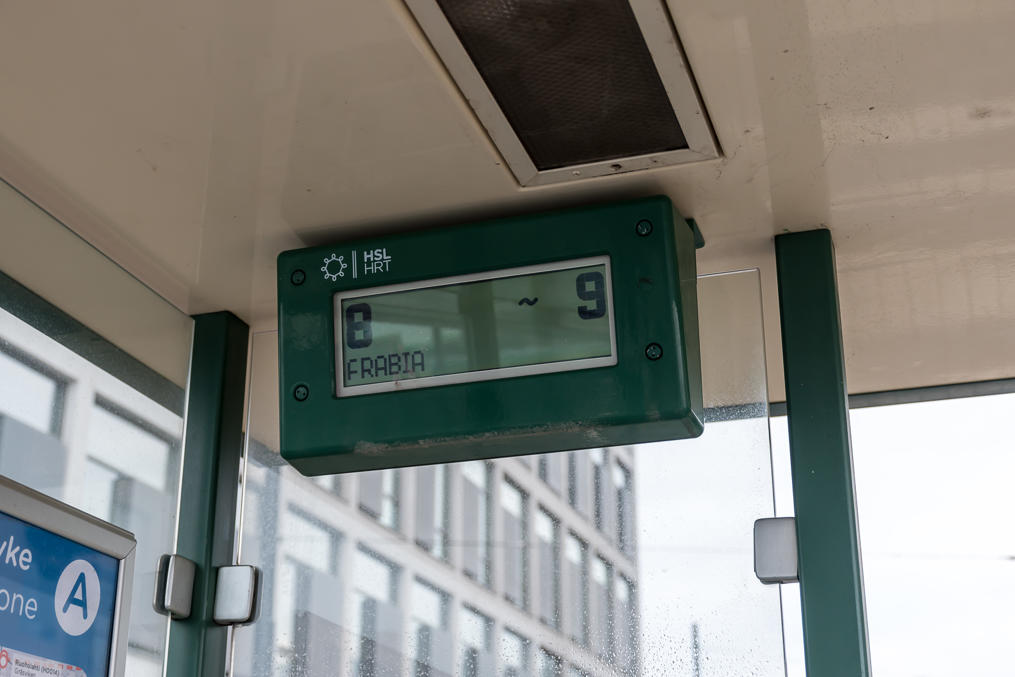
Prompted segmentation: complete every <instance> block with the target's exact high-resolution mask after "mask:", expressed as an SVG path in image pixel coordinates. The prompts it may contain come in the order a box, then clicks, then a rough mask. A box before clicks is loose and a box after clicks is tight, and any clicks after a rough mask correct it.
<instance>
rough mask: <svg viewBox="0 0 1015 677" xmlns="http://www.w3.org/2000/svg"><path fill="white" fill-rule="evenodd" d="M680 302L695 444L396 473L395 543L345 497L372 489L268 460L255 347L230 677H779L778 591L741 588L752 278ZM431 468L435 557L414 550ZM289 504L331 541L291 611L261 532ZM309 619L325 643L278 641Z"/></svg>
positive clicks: (748, 478)
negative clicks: (692, 311) (701, 371)
mask: <svg viewBox="0 0 1015 677" xmlns="http://www.w3.org/2000/svg"><path fill="white" fill-rule="evenodd" d="M699 293H700V294H701V298H702V308H703V309H705V308H711V309H712V310H713V312H712V313H711V314H710V313H705V312H703V313H702V322H703V326H702V339H703V343H704V344H706V346H707V348H706V353H705V355H704V361H705V376H706V399H707V403H708V406H709V408H710V409H709V422H708V424H707V426H706V432H705V434H704V435H703V436H702V438H700V439H698V440H691V441H682V442H676V443H660V444H655V445H646V446H644V447H638V448H634V447H617V448H611V449H598V450H593V451H592V452H575V453H573V454H570V455H569V454H566V453H565V454H552V455H546V456H542V457H540V463H538V464H536V463H532V464H529V465H525V464H521V463H518V462H517V461H515V460H514V459H498V460H493V461H490V462H486V461H472V462H467V463H460V464H453V465H447V466H437V467H433V466H431V467H426V468H416V469H404V470H402V471H401V472H402V475H403V478H404V480H403V481H402V483H401V491H400V494H399V495H400V496H401V499H402V501H403V503H402V504H403V505H406V506H410V507H411V508H412V509H410V510H404V511H402V516H401V518H402V527H401V530H400V531H397V532H396V531H392V530H390V529H387V528H385V527H383V526H382V525H381V524H379V522H378V520H377V518H376V517H375V516H373V514H372V512H371V511H372V510H374V509H376V510H377V511H378V512H379V511H380V510H381V507H380V504H379V503H377V502H376V501H374V500H373V499H371V498H370V496H374V495H375V493H371V494H370V495H369V496H368V495H366V494H364V492H378V491H380V487H381V486H382V485H383V482H382V481H380V480H379V479H371V478H375V477H379V476H374V475H372V474H371V473H360V474H359V475H358V476H352V477H350V478H348V481H347V483H346V486H347V487H349V488H350V491H352V492H357V493H355V495H348V496H347V497H346V498H347V499H348V500H345V499H342V498H339V497H337V496H336V495H335V494H334V493H333V492H328V491H325V490H323V489H321V487H320V486H318V485H317V482H318V480H311V479H308V478H305V477H303V476H301V475H300V474H299V473H297V472H296V471H294V470H293V469H292V468H290V467H289V466H288V465H287V464H285V463H284V462H283V461H282V460H281V459H280V457H279V455H278V453H277V451H276V450H277V448H278V447H277V445H278V441H277V438H278V431H277V424H278V418H277V417H278V409H277V407H278V401H277V392H278V388H277V383H278V373H277V369H278V363H277V355H278V350H277V345H276V340H277V337H276V334H275V333H273V332H272V333H264V334H257V335H255V337H254V339H253V354H252V376H251V378H252V385H251V391H252V396H251V400H250V412H249V435H248V450H247V468H248V469H247V472H246V477H245V487H246V489H245V498H244V506H245V507H244V510H243V513H244V514H243V517H242V520H243V521H242V544H241V554H240V560H241V561H243V562H244V563H253V564H257V565H259V566H261V567H262V568H263V573H264V584H265V588H266V590H269V589H270V590H272V591H273V592H272V593H271V594H265V596H264V599H265V600H266V602H265V604H264V605H263V606H262V609H261V617H260V619H259V620H258V621H257V622H256V623H254V624H253V625H251V626H248V627H243V628H238V629H237V630H236V632H235V633H234V640H235V641H234V652H233V666H232V673H231V674H232V675H233V677H268V676H269V675H270V676H272V677H309V676H311V675H318V674H329V675H330V674H335V675H342V676H346V675H365V674H377V675H380V674H392V675H412V676H413V677H415V676H417V675H422V674H427V675H473V674H474V675H477V676H480V677H495V676H497V675H514V676H518V675H529V674H538V675H553V676H562V675H565V674H576V675H577V674H588V675H596V676H597V677H608V676H610V675H618V676H619V675H630V674H638V675H645V676H649V675H659V676H666V677H670V676H672V675H679V674H686V675H694V674H696V673H695V672H694V671H695V670H698V673H697V674H698V675H699V676H700V675H706V676H708V675H730V674H754V675H760V676H762V677H770V676H771V677H774V675H782V674H784V673H783V659H782V636H781V630H780V620H779V592H778V589H777V588H775V587H767V586H763V585H761V584H760V583H759V582H758V581H757V580H756V579H755V578H754V574H753V550H752V529H753V524H754V520H755V519H757V518H759V517H765V516H770V515H772V485H771V466H770V459H769V447H768V431H767V402H766V390H767V385H766V383H765V373H764V352H763V348H762V338H761V313H760V290H759V283H758V275H757V273H754V272H751V273H744V274H737V275H729V276H717V277H708V278H704V279H703V280H702V281H701V284H700V292H699ZM731 309H732V310H733V311H736V312H731ZM731 352H732V353H736V356H734V357H731V356H730V355H729V354H728V353H731ZM730 370H733V371H730ZM435 469H443V470H444V471H445V473H446V475H445V477H446V479H445V480H441V481H443V482H445V483H446V487H447V500H446V505H447V506H449V507H448V512H447V515H448V516H447V521H446V523H447V533H448V539H447V547H446V553H444V554H440V553H438V552H437V551H435V550H433V549H431V548H430V547H428V544H429V543H430V542H431V539H432V537H431V536H430V534H432V533H433V531H434V529H435V528H436V527H433V528H432V527H431V526H430V525H431V522H435V521H437V514H438V513H439V512H440V511H439V510H438V506H439V505H441V501H440V499H438V498H437V495H438V494H439V493H440V492H439V491H436V490H434V489H435V488H436V486H437V483H438V480H437V477H439V476H440V474H439V473H435V472H434V471H435ZM361 506H375V508H374V507H372V508H370V510H365V509H364V508H362V507H361ZM294 508H298V509H299V510H300V511H301V512H302V513H303V514H306V515H312V516H313V517H314V519H315V520H317V521H319V522H320V523H321V524H327V525H330V528H332V529H333V530H339V529H340V530H341V532H342V536H343V537H342V539H341V544H340V545H339V546H338V547H337V548H336V549H335V551H334V552H335V554H336V556H337V557H338V558H339V560H340V562H339V563H338V565H337V566H335V567H333V569H332V571H334V572H336V573H335V574H333V575H332V577H331V578H329V579H328V580H327V581H326V583H327V584H326V585H325V582H322V581H321V580H316V581H315V585H316V587H315V588H314V589H313V590H314V594H312V595H309V596H306V595H301V594H299V591H298V590H296V589H295V588H294V587H293V585H292V584H291V583H289V582H288V581H287V580H286V579H284V578H283V575H282V572H283V571H284V567H283V563H284V562H286V561H289V560H292V559H293V556H292V553H290V552H289V550H290V549H292V548H293V547H297V546H296V544H293V543H290V542H289V541H288V540H287V539H281V538H279V536H278V530H277V528H276V526H275V522H277V520H278V517H277V515H278V514H279V513H281V512H283V511H284V510H292V509H294ZM530 517H531V518H530ZM315 538H320V539H323V538H325V536H324V535H317V536H315ZM519 544H520V545H521V546H522V547H520V548H519V547H518V545H519ZM527 544H531V547H529V546H527ZM299 547H304V548H305V549H306V550H307V551H311V550H313V549H312V548H310V547H309V546H307V545H302V544H301V545H300V546H299ZM365 557H366V558H367V559H364V558H365ZM445 560H446V561H445ZM526 560H528V561H526ZM342 562H350V563H352V571H351V573H350V567H349V566H344V565H343V564H342ZM367 564H369V568H370V569H371V570H372V571H373V572H374V573H373V574H371V575H370V576H369V577H368V578H369V579H370V580H372V581H373V582H372V583H370V586H371V587H370V588H369V589H367V587H366V585H367V584H365V583H364V582H363V581H362V579H363V576H364V574H363V573H362V572H363V571H365V570H366V569H365V568H366V567H367ZM519 570H521V571H522V572H523V576H522V580H521V581H520V582H519V581H518V578H517V573H518V572H519ZM519 585H522V586H524V588H523V590H524V591H523V592H522V597H523V598H525V599H526V601H524V602H522V603H519V601H518V599H517V595H518V587H519ZM284 599H288V600H289V601H287V602H282V601H281V600H284ZM267 600H272V601H271V603H268V602H267ZM342 600H350V601H349V602H348V603H343V601H342ZM438 607H440V608H442V609H444V610H446V611H445V612H443V613H446V614H447V616H446V619H444V620H441V622H440V623H438V622H437V621H438V617H439V616H440V613H441V612H438ZM310 612H312V613H314V614H316V615H317V617H319V618H324V619H326V621H327V623H328V625H326V626H322V627H326V628H327V632H324V631H321V632H318V633H317V634H314V633H313V632H311V630H312V628H311V629H305V630H304V631H303V633H304V635H305V636H306V637H307V640H306V641H303V642H302V643H301V642H300V641H297V642H286V641H285V640H284V637H283V636H282V635H281V633H280V628H283V627H285V625H284V624H285V621H284V620H283V619H282V618H281V616H282V615H292V616H296V617H299V618H303V617H306V616H307V614H308V613H310ZM308 642H310V643H309V644H308Z"/></svg>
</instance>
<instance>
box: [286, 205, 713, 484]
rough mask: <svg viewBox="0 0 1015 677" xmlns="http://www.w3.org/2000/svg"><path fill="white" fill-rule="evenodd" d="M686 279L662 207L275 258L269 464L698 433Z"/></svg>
mask: <svg viewBox="0 0 1015 677" xmlns="http://www.w3.org/2000/svg"><path fill="white" fill-rule="evenodd" d="M696 284H697V281H696V268H695V240H694V233H693V230H692V228H691V226H690V224H689V223H688V222H687V221H685V220H684V219H683V218H681V217H680V215H679V214H677V213H676V212H675V210H674V208H673V205H672V204H671V203H670V201H669V200H668V199H667V198H665V197H652V198H645V199H640V200H633V201H628V202H622V203H614V204H609V205H604V206H595V207H587V208H581V209H571V210H565V211H557V212H550V213H543V214H536V215H530V216H521V217H515V218H508V219H500V220H495V221H484V222H480V223H471V224H466V225H462V226H457V227H453V228H446V229H440V230H419V231H410V232H405V233H400V234H396V235H387V236H383V237H377V238H369V239H363V240H356V241H349V242H340V243H336V244H334V245H329V246H326V247H313V248H310V249H300V250H295V251H288V252H283V253H282V254H280V255H279V258H278V301H279V384H280V393H279V397H280V409H281V411H280V425H281V450H280V451H281V454H282V457H283V458H285V459H286V460H287V461H288V462H289V463H291V464H292V465H293V466H294V467H295V468H296V469H298V470H299V471H300V472H302V473H304V474H307V475H321V474H330V473H340V472H351V471H360V470H373V469H378V468H393V467H400V466H411V465H428V464H434V463H448V462H454V461H465V460H472V459H480V458H495V457H502V456H516V455H523V454H539V453H547V452H554V451H566V450H572V449H585V448H591V447H603V446H611V445H620V444H635V443H641V442H655V441H661V440H673V439H683V438H688V437H697V436H698V435H700V434H701V432H702V430H703V423H702V420H703V418H702V397H701V362H700V350H699V343H698V307H697V291H696Z"/></svg>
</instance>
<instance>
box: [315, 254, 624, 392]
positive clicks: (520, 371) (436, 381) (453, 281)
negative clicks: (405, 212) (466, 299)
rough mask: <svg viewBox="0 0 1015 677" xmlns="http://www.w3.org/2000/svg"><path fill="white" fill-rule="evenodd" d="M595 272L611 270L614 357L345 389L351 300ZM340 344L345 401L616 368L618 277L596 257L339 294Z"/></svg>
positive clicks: (339, 387) (338, 364)
mask: <svg viewBox="0 0 1015 677" xmlns="http://www.w3.org/2000/svg"><path fill="white" fill-rule="evenodd" d="M590 266H605V268H606V285H605V286H606V305H607V309H608V312H607V314H608V318H609V331H610V354H609V355H607V356H602V357H588V358H579V359H576V360H558V361H556V362H539V363H536V364H527V365H519V366H513V367H497V368H494V369H482V370H477V371H466V372H458V373H454V374H442V375H439V376H422V377H419V378H412V379H405V380H394V381H384V382H380V383H367V384H362V385H353V386H347V385H345V383H344V380H345V373H344V368H343V366H344V364H345V358H344V349H345V341H344V336H345V327H344V324H343V323H344V313H343V312H342V302H343V301H344V300H347V299H357V300H358V299H362V298H366V297H370V296H380V295H384V294H395V293H400V292H407V291H416V290H421V289H434V288H438V287H450V286H454V285H460V284H469V283H473V282H484V281H487V280H500V279H507V278H512V277H525V276H528V275H535V274H540V273H553V272H559V271H565V270H575V269H579V268H587V267H590ZM332 308H333V313H334V331H335V336H334V344H335V396H336V397H340V398H345V397H355V396H358V395H371V394H376V393H388V392H395V391H401V390H415V389H419V388H432V387H436V386H443V385H453V384H459V383H476V382H480V381H493V380H500V379H508V378H517V377H520V376H533V375H536V374H554V373H560V372H567V371H577V370H582V369H595V368H599V367H612V366H615V365H616V364H617V330H616V309H615V308H614V304H613V273H612V270H611V267H610V257H609V256H593V257H585V258H578V259H566V260H562V261H555V262H552V263H543V264H536V265H530V266H520V267H514V268H501V269H495V270H488V271H483V272H480V273H472V274H468V275H455V276H449V277H437V278H430V279H425V280H417V281H414V282H406V283H402V284H391V285H384V286H381V287H368V288H365V289H351V290H344V291H339V292H336V293H335V294H334V300H333V306H332Z"/></svg>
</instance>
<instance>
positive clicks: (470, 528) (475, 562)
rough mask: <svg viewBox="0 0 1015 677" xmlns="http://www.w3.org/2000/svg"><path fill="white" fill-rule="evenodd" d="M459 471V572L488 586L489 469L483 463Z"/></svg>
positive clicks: (490, 516)
mask: <svg viewBox="0 0 1015 677" xmlns="http://www.w3.org/2000/svg"><path fill="white" fill-rule="evenodd" d="M461 467H462V478H463V480H464V481H463V482H462V486H463V492H464V496H463V503H462V522H463V523H462V570H463V571H464V572H465V575H466V576H469V577H470V578H474V579H475V580H477V581H479V582H480V583H482V584H483V585H489V584H490V578H491V573H492V572H491V569H492V567H491V562H490V527H491V525H492V522H493V519H492V516H493V510H492V508H493V506H492V505H491V502H490V479H491V476H492V474H493V468H492V466H491V465H490V464H489V463H487V462H485V461H468V462H466V463H463V464H462V465H461Z"/></svg>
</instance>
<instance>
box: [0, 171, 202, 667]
mask: <svg viewBox="0 0 1015 677" xmlns="http://www.w3.org/2000/svg"><path fill="white" fill-rule="evenodd" d="M0 227H2V228H3V231H4V237H3V245H2V246H0V268H2V270H3V274H0V285H2V288H0V474H2V475H5V476H7V477H10V478H11V479H13V480H15V481H18V482H21V483H22V484H26V485H28V486H30V487H32V488H34V489H36V490H38V491H41V492H43V493H45V494H48V495H49V496H52V497H54V498H56V499H59V500H61V501H64V502H66V503H69V504H71V505H73V506H75V507H77V508H79V509H81V510H84V511H86V512H88V513H91V514H93V515H95V516H97V517H99V518H101V519H104V520H107V521H109V522H112V523H114V524H117V525H119V526H120V527H123V528H124V529H127V530H128V531H130V532H132V533H133V534H134V535H135V537H136V539H137V550H136V556H135V569H134V585H133V590H132V592H131V595H132V602H131V609H130V620H129V632H128V648H127V663H126V673H125V674H128V675H131V677H135V676H137V677H149V676H150V677H159V676H161V675H162V670H163V659H164V652H165V637H166V627H167V623H168V619H166V618H165V617H163V616H160V615H158V614H156V613H155V612H154V610H153V609H152V599H153V598H154V581H155V567H156V564H157V561H158V558H159V556H160V555H162V554H163V553H166V552H172V549H173V540H174V536H175V531H176V514H177V501H178V488H179V482H180V468H181V451H180V447H181V439H182V435H183V402H184V390H183V387H182V384H183V383H184V382H185V379H186V366H187V355H188V353H189V348H190V328H191V325H192V322H191V320H190V319H189V318H188V317H186V316H185V315H183V314H182V313H180V312H179V311H177V310H176V309H175V308H172V307H171V306H170V305H169V304H168V303H166V302H165V301H163V300H162V299H160V298H159V297H157V296H156V295H154V294H153V293H152V292H151V291H150V290H149V289H147V288H146V287H144V286H143V285H141V284H140V283H139V282H137V281H136V280H134V279H133V278H131V277H130V276H129V275H127V274H126V273H124V272H123V271H122V270H121V269H119V268H118V267H116V266H115V264H113V263H112V262H110V261H109V260H108V259H106V258H104V257H103V256H102V255H101V254H99V253H98V252H96V251H95V250H94V249H92V248H91V247H89V246H88V245H87V244H85V243H84V242H83V241H81V240H80V239H79V238H77V236H75V235H74V234H73V233H71V232H70V231H69V230H67V229H66V228H64V227H63V226H62V225H61V224H59V223H58V222H56V221H54V220H53V219H52V218H51V217H49V216H48V215H47V214H46V213H45V212H43V211H42V210H40V209H38V207H36V206H35V205H33V204H32V203H30V202H29V201H27V200H26V199H24V198H23V197H21V196H20V195H18V194H16V193H15V192H14V191H13V190H12V189H11V188H10V187H9V186H7V185H6V184H4V183H2V182H0ZM54 270H57V271H59V272H60V274H58V275H53V271H54ZM8 275H10V276H11V277H8ZM15 278H16V279H15ZM82 280H86V281H87V282H86V283H83V284H80V283H75V282H80V281H82ZM33 292H38V294H40V295H43V294H44V295H45V296H46V297H47V298H49V299H53V300H55V301H58V302H59V303H61V305H63V306H64V307H63V308H61V309H57V308H56V307H54V306H52V305H50V304H49V303H47V302H46V301H43V300H42V299H41V297H40V296H36V295H35V293H33ZM72 316H73V317H72ZM74 317H76V318H79V319H78V320H75V319H73V318H74ZM89 327H91V328H89ZM40 328H44V329H45V331H42V330H40ZM95 331H101V332H102V333H103V336H104V338H103V337H100V336H99V335H98V334H97V333H95ZM47 332H48V333H47ZM107 339H108V340H107ZM149 340H150V342H149ZM114 344H115V346H114ZM121 349H122V350H127V351H130V354H128V352H122V351H121ZM131 355H137V356H140V357H141V358H143V359H145V360H146V361H147V363H148V364H154V365H156V367H157V368H158V369H159V371H158V372H156V371H154V370H152V369H149V368H148V367H146V366H144V365H142V363H141V362H139V361H136V360H135V359H134V358H133V357H131ZM0 672H3V671H0ZM33 674H34V673H33ZM68 674H69V673H68Z"/></svg>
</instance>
